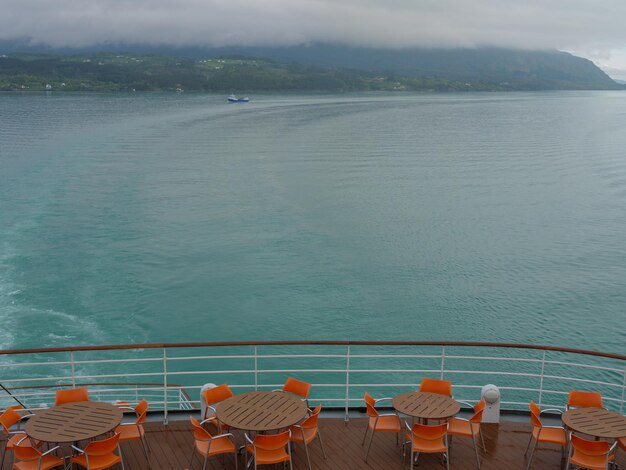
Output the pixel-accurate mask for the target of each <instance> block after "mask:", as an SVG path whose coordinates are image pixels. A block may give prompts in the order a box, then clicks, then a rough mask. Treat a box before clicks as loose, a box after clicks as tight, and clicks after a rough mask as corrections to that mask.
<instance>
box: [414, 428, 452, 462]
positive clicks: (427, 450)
mask: <svg viewBox="0 0 626 470" xmlns="http://www.w3.org/2000/svg"><path fill="white" fill-rule="evenodd" d="M406 427H407V429H408V430H409V434H407V435H406V437H407V444H409V445H410V446H411V461H410V464H409V468H413V463H414V461H415V459H417V458H419V454H422V453H423V454H443V459H444V460H445V461H446V468H447V469H448V470H450V457H449V453H448V434H447V432H448V423H443V424H438V425H436V426H427V425H425V424H419V423H415V424H414V425H413V428H411V427H410V426H409V423H406Z"/></svg>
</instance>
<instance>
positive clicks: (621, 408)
mask: <svg viewBox="0 0 626 470" xmlns="http://www.w3.org/2000/svg"><path fill="white" fill-rule="evenodd" d="M625 393H626V367H624V380H622V401H621V402H620V404H619V414H624V395H625Z"/></svg>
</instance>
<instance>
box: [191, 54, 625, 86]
mask: <svg viewBox="0 0 626 470" xmlns="http://www.w3.org/2000/svg"><path fill="white" fill-rule="evenodd" d="M190 52H191V51H190ZM193 52H195V51H193ZM211 54H215V55H233V54H239V55H243V56H253V57H265V58H268V59H273V60H276V61H281V62H299V63H303V64H308V65H316V66H327V67H328V66H330V67H342V68H352V69H357V70H366V71H370V72H385V73H392V74H396V75H399V76H405V77H419V78H445V79H448V80H457V81H480V82H486V83H492V84H509V85H511V87H513V88H515V89H533V90H534V89H551V90H552V89H592V90H607V89H608V90H611V89H622V88H623V87H622V86H620V85H618V84H616V83H615V81H613V80H612V79H611V78H610V77H609V76H608V75H607V74H606V73H604V72H603V71H602V70H600V69H599V68H598V67H597V66H596V65H595V64H594V63H593V62H591V61H590V60H587V59H584V58H580V57H576V56H573V55H571V54H569V53H566V52H560V51H555V50H545V51H529V50H519V49H499V48H481V49H400V50H390V49H370V48H352V47H334V46H324V45H316V46H310V47H283V48H236V47H230V48H222V49H213V50H211Z"/></svg>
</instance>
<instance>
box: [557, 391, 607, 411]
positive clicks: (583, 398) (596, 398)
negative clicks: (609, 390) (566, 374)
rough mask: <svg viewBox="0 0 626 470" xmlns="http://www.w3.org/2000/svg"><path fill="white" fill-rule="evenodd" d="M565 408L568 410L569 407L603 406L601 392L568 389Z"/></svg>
mask: <svg viewBox="0 0 626 470" xmlns="http://www.w3.org/2000/svg"><path fill="white" fill-rule="evenodd" d="M566 408H567V409H568V410H569V409H570V408H604V405H603V404H602V394H601V393H599V392H581V391H579V390H570V392H569V396H568V397H567V406H566Z"/></svg>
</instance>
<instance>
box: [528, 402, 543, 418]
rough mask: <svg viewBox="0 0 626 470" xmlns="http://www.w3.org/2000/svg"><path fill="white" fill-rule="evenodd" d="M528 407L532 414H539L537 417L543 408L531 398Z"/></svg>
mask: <svg viewBox="0 0 626 470" xmlns="http://www.w3.org/2000/svg"><path fill="white" fill-rule="evenodd" d="M528 409H529V410H530V412H531V414H535V415H537V417H539V415H540V414H541V409H540V408H539V407H538V406H537V404H536V403H535V402H534V401H532V400H530V403H529V404H528Z"/></svg>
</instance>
